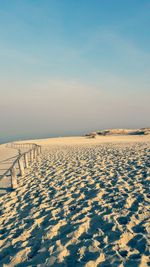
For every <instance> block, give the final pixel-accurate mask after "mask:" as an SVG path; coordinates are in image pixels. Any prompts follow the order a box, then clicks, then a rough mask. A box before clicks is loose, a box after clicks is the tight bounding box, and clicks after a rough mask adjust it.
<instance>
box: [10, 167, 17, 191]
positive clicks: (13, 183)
mask: <svg viewBox="0 0 150 267" xmlns="http://www.w3.org/2000/svg"><path fill="white" fill-rule="evenodd" d="M11 186H12V188H17V186H18V184H17V175H16V168H15V166H13V167H12V169H11Z"/></svg>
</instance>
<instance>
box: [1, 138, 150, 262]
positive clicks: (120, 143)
mask: <svg viewBox="0 0 150 267" xmlns="http://www.w3.org/2000/svg"><path fill="white" fill-rule="evenodd" d="M35 141H36V143H37V144H40V145H42V153H41V154H40V156H39V157H38V159H37V161H36V162H34V163H33V164H32V166H31V167H30V168H29V169H28V170H27V171H26V174H25V176H24V177H18V184H19V186H18V188H17V189H16V190H14V191H13V192H9V193H7V194H5V195H4V196H2V197H1V200H0V266H20V267H21V266H70V267H71V266H86V267H95V266H103V267H104V266H105V267H106V266H107V267H108V266H114V267H115V266H120V267H123V266H125V267H130V266H135V267H136V266H143V267H144V266H149V265H150V261H149V257H148V255H149V250H148V249H149V239H148V238H149V233H150V224H149V215H150V213H149V208H150V205H149V200H150V192H149V181H150V136H144V137H142V136H140V137H133V136H132V137H128V136H126V137H124V136H123V137H110V136H109V137H97V138H96V139H88V138H85V137H81V138H80V137H79V138H75V137H74V138H55V139H46V140H34V142H35Z"/></svg>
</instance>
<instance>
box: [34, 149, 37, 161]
mask: <svg viewBox="0 0 150 267" xmlns="http://www.w3.org/2000/svg"><path fill="white" fill-rule="evenodd" d="M33 151H34V158H35V159H36V156H37V151H36V147H34V150H33Z"/></svg>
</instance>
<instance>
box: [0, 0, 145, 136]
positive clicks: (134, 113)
mask: <svg viewBox="0 0 150 267" xmlns="http://www.w3.org/2000/svg"><path fill="white" fill-rule="evenodd" d="M0 25H1V26H0V128H1V134H0V141H1V140H3V139H4V138H6V137H9V138H15V137H17V138H18V137H23V138H25V137H38V136H51V135H67V134H80V133H85V132H88V131H91V130H98V129H103V128H124V127H127V128H130V127H133V128H136V127H148V126H150V119H149V117H150V105H149V100H150V88H149V87H150V86H149V85H150V51H149V47H150V1H148V0H147V1H146V0H142V1H141V0H132V1H129V0H126V1H120V0H107V1H104V0H80V1H76V0H45V1H41V0H36V1H35V0H26V1H19V0H14V1H8V0H1V1H0Z"/></svg>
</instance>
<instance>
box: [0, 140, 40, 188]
mask: <svg viewBox="0 0 150 267" xmlns="http://www.w3.org/2000/svg"><path fill="white" fill-rule="evenodd" d="M7 147H9V148H14V149H17V150H18V151H19V155H18V157H17V158H16V159H15V161H14V162H13V164H12V165H11V167H10V168H8V169H7V171H6V172H5V173H3V174H2V175H1V176H0V180H1V179H3V178H4V177H5V176H9V175H10V176H11V187H12V188H16V187H17V185H18V183H17V176H18V175H20V176H23V175H24V174H25V169H26V168H28V167H29V165H30V164H31V163H32V162H33V161H34V160H35V159H36V158H37V156H38V155H39V154H40V153H41V146H39V145H36V144H33V143H21V144H20V143H9V144H8V145H7ZM23 149H25V150H26V151H25V152H21V150H23ZM17 169H18V172H17Z"/></svg>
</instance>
